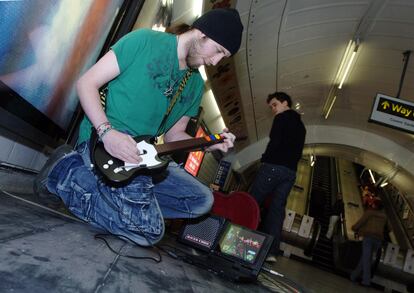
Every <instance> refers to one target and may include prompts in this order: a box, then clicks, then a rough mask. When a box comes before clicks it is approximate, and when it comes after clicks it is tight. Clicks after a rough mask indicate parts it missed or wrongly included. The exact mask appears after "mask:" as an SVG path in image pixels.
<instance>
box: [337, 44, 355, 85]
mask: <svg viewBox="0 0 414 293" xmlns="http://www.w3.org/2000/svg"><path fill="white" fill-rule="evenodd" d="M355 55H356V50H355V51H354V52H352V55H351V59H349V62H348V64H347V65H346V68H345V72H344V75H343V76H342V79H341V83H340V84H339V86H338V89H341V88H342V85H343V84H344V81H345V78H346V77H347V76H348V73H349V69H350V68H351V64H352V62H353V61H354V58H355Z"/></svg>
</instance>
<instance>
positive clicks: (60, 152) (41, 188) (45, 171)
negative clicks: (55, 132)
mask: <svg viewBox="0 0 414 293" xmlns="http://www.w3.org/2000/svg"><path fill="white" fill-rule="evenodd" d="M71 152H74V150H73V148H72V147H71V146H70V145H67V144H64V145H61V146H59V147H58V148H56V149H55V150H54V151H53V152H52V154H51V155H50V157H49V159H48V160H47V161H46V163H45V164H44V166H43V167H42V169H41V170H40V172H39V173H38V174H37V176H36V178H35V180H34V182H33V191H34V193H35V195H37V197H38V198H39V200H40V202H41V203H43V204H46V205H48V206H52V207H53V206H57V205H60V204H61V199H60V198H59V197H58V196H56V195H54V194H52V193H50V192H49V190H47V187H46V183H47V176H48V175H49V172H50V170H51V169H52V167H54V166H55V165H56V163H57V162H58V161H59V160H60V159H62V158H63V157H65V155H67V154H69V153H71Z"/></svg>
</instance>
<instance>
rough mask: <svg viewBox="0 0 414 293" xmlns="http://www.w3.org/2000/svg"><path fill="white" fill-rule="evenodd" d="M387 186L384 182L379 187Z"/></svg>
mask: <svg viewBox="0 0 414 293" xmlns="http://www.w3.org/2000/svg"><path fill="white" fill-rule="evenodd" d="M387 185H388V181H384V182H382V183H381V185H380V187H385V186H387Z"/></svg>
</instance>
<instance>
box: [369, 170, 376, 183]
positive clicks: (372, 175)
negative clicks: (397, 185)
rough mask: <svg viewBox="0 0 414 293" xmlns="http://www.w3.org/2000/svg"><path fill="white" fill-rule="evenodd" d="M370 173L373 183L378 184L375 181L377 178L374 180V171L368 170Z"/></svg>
mask: <svg viewBox="0 0 414 293" xmlns="http://www.w3.org/2000/svg"><path fill="white" fill-rule="evenodd" d="M368 172H369V175H370V176H371V180H372V183H374V184H375V183H376V181H375V178H374V174H372V171H371V169H368Z"/></svg>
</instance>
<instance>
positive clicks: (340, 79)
mask: <svg viewBox="0 0 414 293" xmlns="http://www.w3.org/2000/svg"><path fill="white" fill-rule="evenodd" d="M359 45H360V40H359V38H356V39H355V40H350V41H349V43H348V45H347V47H346V49H345V53H344V55H343V56H342V59H341V63H340V65H339V68H338V71H337V73H336V75H335V79H334V81H333V84H332V86H331V88H330V90H329V93H328V96H327V98H326V101H325V105H324V106H323V110H322V116H324V118H325V119H328V117H329V114H330V113H331V110H332V107H333V105H334V103H335V101H336V98H337V96H338V94H339V90H340V89H342V86H343V85H344V83H345V81H346V79H347V78H348V76H349V73H350V71H351V68H352V65H353V64H354V62H355V57H356V53H357V51H358V48H359Z"/></svg>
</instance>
